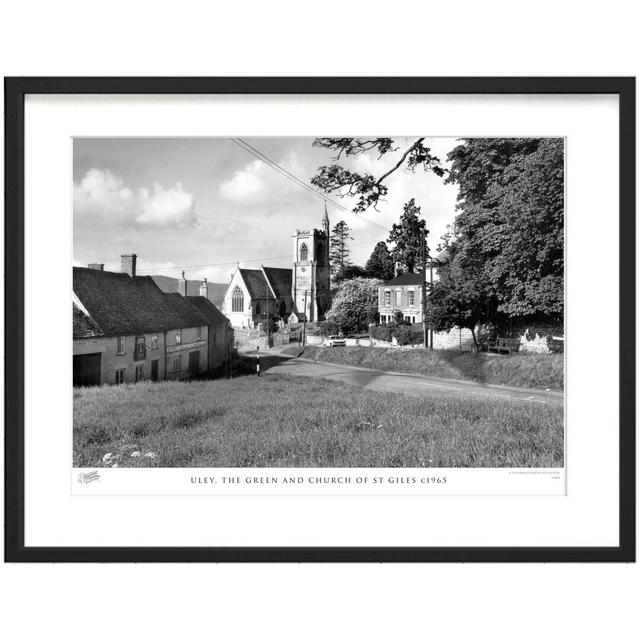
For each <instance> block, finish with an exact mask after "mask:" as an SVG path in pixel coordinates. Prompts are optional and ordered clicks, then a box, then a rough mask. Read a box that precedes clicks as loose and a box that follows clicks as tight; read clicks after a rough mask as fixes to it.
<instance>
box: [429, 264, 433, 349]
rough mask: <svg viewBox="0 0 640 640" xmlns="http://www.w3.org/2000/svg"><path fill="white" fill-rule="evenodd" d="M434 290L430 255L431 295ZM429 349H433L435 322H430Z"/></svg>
mask: <svg viewBox="0 0 640 640" xmlns="http://www.w3.org/2000/svg"><path fill="white" fill-rule="evenodd" d="M432 291H433V259H432V258H431V257H429V295H431V292H432ZM429 349H431V350H432V351H433V323H432V322H429Z"/></svg>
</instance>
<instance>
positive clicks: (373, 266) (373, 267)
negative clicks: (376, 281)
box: [365, 240, 394, 282]
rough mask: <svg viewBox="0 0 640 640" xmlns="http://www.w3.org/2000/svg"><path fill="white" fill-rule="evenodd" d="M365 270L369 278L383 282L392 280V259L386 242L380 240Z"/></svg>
mask: <svg viewBox="0 0 640 640" xmlns="http://www.w3.org/2000/svg"><path fill="white" fill-rule="evenodd" d="M365 270H366V271H367V273H368V274H369V277H370V278H380V280H382V281H383V282H386V281H387V280H391V278H393V271H394V269H393V257H392V255H391V252H390V251H389V247H387V243H386V242H384V241H382V240H381V241H380V242H378V244H377V245H376V246H375V247H374V248H373V252H372V253H371V256H370V257H369V260H367V264H366V265H365Z"/></svg>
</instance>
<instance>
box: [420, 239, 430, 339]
mask: <svg viewBox="0 0 640 640" xmlns="http://www.w3.org/2000/svg"><path fill="white" fill-rule="evenodd" d="M421 249H422V251H421V253H422V344H423V346H424V348H425V349H427V348H428V346H429V341H428V340H427V242H426V240H425V237H424V233H423V234H421Z"/></svg>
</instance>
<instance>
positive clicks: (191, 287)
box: [151, 276, 228, 307]
mask: <svg viewBox="0 0 640 640" xmlns="http://www.w3.org/2000/svg"><path fill="white" fill-rule="evenodd" d="M151 278H152V279H153V281H154V282H155V283H156V284H157V285H158V287H160V289H161V290H162V291H164V292H165V293H184V284H183V282H184V281H183V280H182V278H171V277H169V276H151ZM227 286H228V285H227V283H225V282H207V297H208V298H209V300H211V302H213V304H214V305H216V307H221V306H222V302H223V301H224V294H225V292H226V290H227ZM199 295H200V280H187V296H189V297H190V296H199Z"/></svg>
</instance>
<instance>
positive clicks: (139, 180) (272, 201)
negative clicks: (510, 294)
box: [73, 138, 457, 282]
mask: <svg viewBox="0 0 640 640" xmlns="http://www.w3.org/2000/svg"><path fill="white" fill-rule="evenodd" d="M395 140H396V146H398V147H400V151H398V152H396V153H395V154H393V153H389V154H387V155H385V156H384V157H383V158H381V159H379V158H378V157H377V155H376V154H374V153H367V154H362V155H359V156H357V157H355V158H354V159H353V160H350V161H349V164H348V166H349V167H350V168H353V169H355V170H358V171H360V172H363V173H364V172H368V173H372V174H373V175H374V176H379V175H381V174H382V173H384V172H385V171H386V170H388V169H389V168H390V167H392V166H393V165H394V164H395V162H396V161H397V159H398V158H399V156H400V155H401V153H402V150H403V149H405V148H406V146H407V145H408V144H410V143H411V141H412V140H413V139H412V138H396V139H395ZM246 142H248V143H249V144H250V145H251V146H253V147H254V148H255V149H257V150H258V151H260V152H261V153H263V154H264V155H265V156H267V157H268V158H270V159H271V160H273V161H275V162H276V163H278V164H279V165H281V166H282V167H284V168H285V169H286V170H287V171H289V172H291V173H292V174H294V175H295V176H297V177H298V178H300V179H301V180H303V181H304V182H305V183H307V184H308V183H309V180H310V179H311V177H312V176H313V175H314V174H315V173H316V172H317V169H318V167H319V166H321V165H323V164H331V162H332V158H331V156H332V153H331V152H330V151H327V150H325V149H320V148H317V147H313V146H312V142H313V138H247V139H246ZM427 143H428V146H429V147H431V149H432V151H433V152H434V153H435V154H436V155H438V156H439V157H440V158H441V160H443V161H444V160H445V158H446V155H447V153H448V151H449V150H450V149H451V148H452V147H453V146H455V144H456V140H455V139H453V138H427ZM73 161H74V167H73V169H74V176H73V179H74V184H73V187H74V188H73V206H74V264H76V265H82V266H85V265H86V264H88V263H90V262H104V263H105V268H106V269H109V270H119V265H120V255H121V254H123V253H136V254H137V255H138V271H139V272H140V273H143V274H149V275H156V274H164V275H170V276H179V275H180V272H181V271H182V270H183V269H184V270H185V271H186V274H187V277H189V278H194V279H195V278H201V277H207V278H209V280H210V281H213V282H227V281H228V280H229V276H230V274H231V272H232V271H233V269H234V267H235V265H236V263H237V262H240V264H241V266H246V267H250V268H258V267H259V266H260V264H264V265H265V266H274V267H288V266H291V263H292V257H291V251H292V242H291V235H292V234H293V233H294V231H295V229H296V228H300V229H302V228H308V227H313V226H315V227H320V223H321V218H322V215H323V213H324V204H323V201H322V199H321V198H319V197H316V196H314V195H313V194H311V193H309V192H308V191H306V190H305V189H304V188H302V187H301V186H300V185H297V184H295V183H294V182H292V181H291V180H289V179H287V178H285V177H284V176H283V175H281V174H280V173H278V172H277V171H275V170H274V169H272V168H271V167H269V166H268V165H267V164H266V163H265V162H263V161H262V160H260V159H258V158H256V157H255V156H253V155H251V154H250V153H248V152H247V151H246V150H245V149H242V148H240V147H239V146H238V145H236V144H235V143H234V142H233V141H232V140H230V139H228V138H184V139H182V138H148V139H138V138H136V139H134V138H109V139H105V138H77V139H75V140H74V158H73ZM385 182H386V184H387V185H388V187H389V194H388V196H387V199H386V202H384V203H382V204H381V205H380V207H379V209H380V211H379V212H376V211H375V210H373V209H372V210H371V211H368V212H367V213H366V214H364V215H355V214H353V213H351V212H350V211H343V210H340V209H338V208H336V207H334V206H332V205H331V204H329V205H328V207H327V209H328V212H329V218H330V220H331V226H333V225H334V224H335V223H336V222H338V221H339V220H346V221H347V222H348V224H349V225H350V227H351V228H352V230H353V231H352V236H353V240H352V243H351V245H352V258H353V261H354V262H355V263H357V264H362V265H364V263H365V262H366V260H367V258H368V257H369V255H370V253H371V251H372V249H373V247H374V246H375V244H376V242H378V241H379V240H386V239H387V236H388V230H389V228H390V227H391V224H392V223H393V222H396V221H397V220H398V218H399V216H400V214H401V213H402V205H403V203H404V202H406V201H407V200H409V199H410V198H411V197H414V198H415V199H416V203H417V204H419V205H420V206H421V207H422V215H423V217H425V218H426V220H427V227H428V228H429V229H430V232H431V233H430V236H429V239H430V241H429V244H430V246H431V247H432V248H435V246H436V245H437V244H438V240H439V238H440V236H441V235H442V233H444V231H445V228H446V225H447V224H449V223H451V222H452V220H453V216H454V212H455V201H456V194H457V188H456V187H455V186H452V185H445V184H443V182H442V180H441V179H440V178H438V177H437V176H435V175H433V174H431V173H425V172H423V171H422V170H421V169H420V170H417V171H416V172H415V173H411V172H409V171H406V170H404V169H401V170H399V171H396V172H395V173H394V174H392V175H391V176H390V177H389V178H388V179H387V181H385ZM329 197H330V198H331V199H333V200H335V201H336V202H339V203H341V204H343V205H345V206H347V207H348V208H350V207H349V204H350V201H349V199H347V198H344V199H343V198H340V197H339V196H337V195H336V194H333V195H330V196H329ZM380 225H381V226H380ZM381 227H382V228H381Z"/></svg>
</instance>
